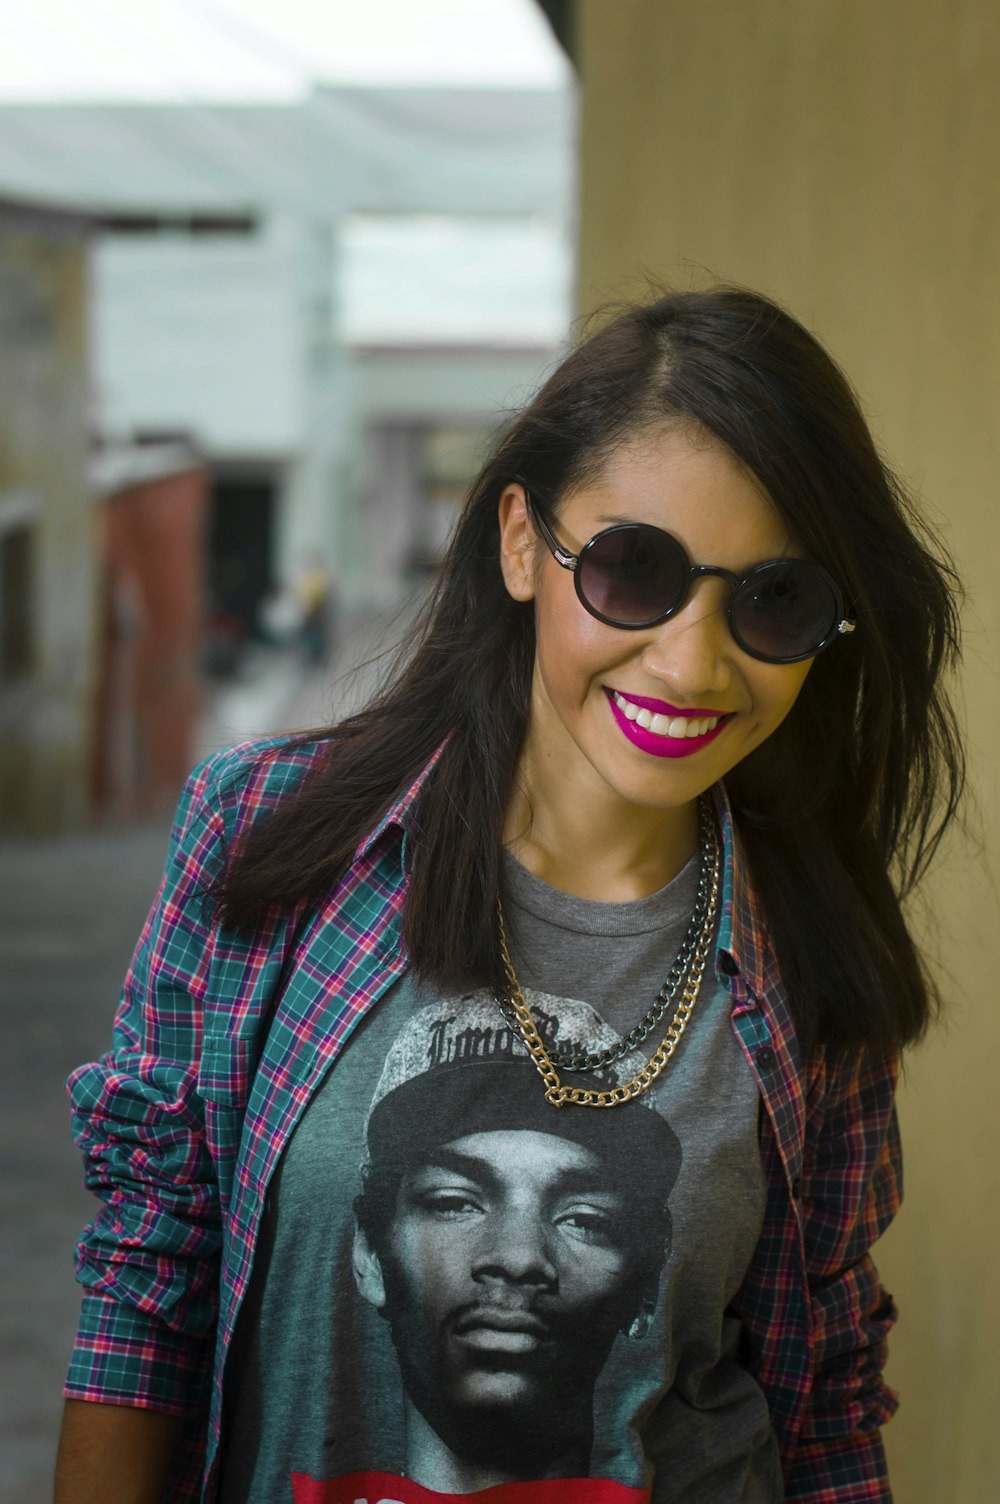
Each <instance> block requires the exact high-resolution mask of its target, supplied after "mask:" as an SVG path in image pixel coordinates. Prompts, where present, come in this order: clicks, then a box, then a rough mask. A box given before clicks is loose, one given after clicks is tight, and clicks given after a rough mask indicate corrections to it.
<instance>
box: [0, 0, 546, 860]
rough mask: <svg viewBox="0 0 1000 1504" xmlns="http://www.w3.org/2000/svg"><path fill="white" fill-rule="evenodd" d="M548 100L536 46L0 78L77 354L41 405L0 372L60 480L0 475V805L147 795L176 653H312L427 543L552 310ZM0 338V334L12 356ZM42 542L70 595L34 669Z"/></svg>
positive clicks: (530, 361)
mask: <svg viewBox="0 0 1000 1504" xmlns="http://www.w3.org/2000/svg"><path fill="white" fill-rule="evenodd" d="M211 14H215V13H214V12H211ZM105 22H106V28H107V30H106V36H105V43H106V45H107V46H108V47H109V48H111V49H112V50H114V49H115V48H119V49H124V50H125V52H126V54H127V53H128V51H129V49H134V48H135V47H136V45H137V44H136V32H135V26H134V21H131V20H127V19H125V18H123V17H122V18H118V19H117V20H116V19H115V18H114V16H113V15H112V14H111V13H110V12H109V13H108V14H107V15H106V17H105ZM538 24H539V27H540V29H541V31H542V33H543V35H544V32H545V28H544V22H542V21H541V18H540V17H539V18H538ZM239 35H240V38H241V41H242V42H243V43H244V44H245V41H246V38H245V35H244V34H243V33H240V34H239ZM26 38H27V41H26V43H25V45H34V46H35V47H37V48H38V49H43V50H44V49H45V48H48V47H51V42H52V39H51V35H50V34H49V33H46V32H45V31H44V30H36V31H35V32H27V33H26ZM548 40H549V45H550V46H551V47H552V49H553V51H554V50H555V44H554V42H552V40H551V38H549V39H548ZM256 46H257V48H258V50H259V49H260V48H261V47H262V46H263V44H262V43H260V42H259V40H258V41H257V43H256ZM573 126H574V101H573V96H572V91H571V89H570V87H569V84H568V77H566V76H563V77H562V79H561V81H557V82H556V83H554V84H553V83H548V84H546V85H544V86H535V87H528V86H521V87H518V88H517V89H516V90H515V89H512V88H511V86H510V85H509V84H507V85H500V86H497V85H494V86H492V87H487V86H481V87H477V88H471V87H465V88H460V87H456V86H454V85H451V86H448V87H440V86H438V87H435V86H432V85H429V84H425V85H422V86H419V87H415V86H412V85H410V86H406V85H403V84H395V85H388V86H378V85H375V84H361V83H358V84H350V85H340V86H335V85H316V86H312V87H311V88H309V89H308V90H307V91H305V92H304V93H303V94H302V97H297V98H292V99H290V100H283V99H271V98H267V99H263V100H256V101H252V102H249V103H223V104H220V103H218V102H215V101H211V100H206V99H202V98H197V97H194V98H187V99H180V100H177V101H173V102H168V103H162V102H152V103H151V102H143V103H138V102H121V101H115V102H112V103H109V102H106V101H90V102H79V101H77V102H74V103H56V102H42V103H40V102H37V101H31V102H25V101H14V102H0V193H3V194H6V195H7V196H8V198H9V199H10V202H11V205H12V207H11V209H9V210H8V211H7V214H8V218H10V216H11V215H12V214H13V213H14V209H13V205H15V204H17V205H19V206H21V207H20V211H19V212H20V214H21V217H22V219H23V218H24V216H25V215H28V214H29V212H30V211H33V212H34V219H33V221H32V223H33V224H35V226H36V228H35V230H34V232H33V233H34V235H35V241H33V242H32V246H35V245H39V244H40V243H41V242H40V241H39V240H38V237H39V236H40V235H42V234H44V235H46V236H48V240H49V242H55V241H56V240H58V243H59V245H61V246H62V247H63V248H64V252H63V260H64V261H66V262H67V265H68V266H70V267H71V270H72V275H73V276H75V279H76V281H75V284H74V297H75V302H74V304H73V306H72V309H70V308H69V306H68V305H67V304H66V301H65V299H64V302H63V305H61V306H60V309H59V311H58V313H57V312H55V311H53V312H52V313H51V314H50V316H49V323H50V325H52V326H53V327H55V324H56V323H58V322H59V321H60V320H61V321H62V322H63V323H65V322H66V321H67V320H69V319H72V320H75V322H74V324H73V329H72V334H73V338H74V340H75V344H74V346H73V348H74V352H75V365H74V366H73V368H72V370H70V367H69V365H68V363H67V361H66V359H64V358H63V359H61V363H59V365H58V369H59V373H60V376H61V378H62V380H63V383H64V385H67V387H68V386H69V384H70V383H71V382H75V385H74V386H73V387H72V397H73V399H74V403H73V407H72V416H73V421H74V422H75V426H74V427H73V428H72V432H71V433H70V432H69V431H65V432H64V431H63V430H64V429H65V424H63V425H62V428H60V429H59V431H58V432H57V431H56V430H55V429H54V428H53V426H52V423H51V418H50V416H49V415H50V414H51V413H52V391H51V380H50V381H49V385H48V386H44V387H43V386H38V387H37V389H33V390H32V391H30V392H29V391H28V390H26V389H25V388H24V387H23V386H22V387H21V389H20V390H21V400H20V406H19V409H18V411H19V412H21V411H22V410H24V409H25V408H26V407H30V408H31V415H29V417H24V416H21V417H18V418H17V420H16V421H17V423H18V424H19V427H20V429H22V430H23V429H24V427H25V424H26V423H27V424H29V426H30V425H31V424H32V423H33V424H34V429H33V431H34V432H36V433H38V432H41V431H42V429H45V433H46V436H45V443H44V453H45V463H46V464H48V465H49V466H50V467H51V466H53V465H59V464H62V466H63V470H64V471H65V474H66V482H65V484H63V485H62V488H61V489H58V490H57V488H56V487H55V486H54V485H53V484H52V483H50V481H49V480H47V479H45V478H43V477H42V476H41V475H39V476H37V477H35V481H36V482H37V483H36V484H30V483H29V480H28V479H26V478H24V477H21V478H20V479H19V475H20V472H19V471H17V469H16V467H15V470H14V471H13V472H12V473H11V475H10V477H9V478H8V477H7V476H6V475H0V485H2V486H3V491H2V493H0V527H2V528H3V529H4V537H5V539H6V538H7V535H8V534H9V535H10V536H9V540H8V541H5V542H4V544H3V545H2V546H3V548H4V555H3V557H4V575H3V579H4V580H5V581H9V583H7V584H6V586H5V588H4V595H3V600H4V601H6V602H7V603H8V609H9V612H10V613H11V623H10V627H9V629H8V627H7V616H6V614H5V615H4V616H3V618H2V620H3V623H4V627H3V641H4V643H5V644H6V643H7V642H8V639H9V641H10V646H9V647H7V646H5V647H4V655H5V656H4V658H3V665H4V667H3V676H4V677H3V685H4V690H3V699H2V704H0V733H2V736H0V740H2V743H3V746H4V752H3V754H2V762H0V773H2V778H3V795H4V809H3V816H2V819H3V823H4V824H5V825H6V826H7V827H8V828H15V829H17V828H22V829H29V830H42V829H46V830H52V829H58V828H62V827H65V826H67V825H70V826H71V825H73V824H74V823H79V822H80V821H81V820H82V819H85V818H86V817H87V816H88V815H89V814H93V813H101V812H114V813H116V814H119V815H122V814H128V813H129V812H130V811H131V812H141V811H143V810H148V809H151V808H156V807H158V806H162V805H164V804H165V803H167V802H169V801H170V800H172V798H173V797H174V795H175V794H176V790H177V787H178V785H179V782H180V781H181V780H182V779H183V776H184V774H185V771H186V769H187V767H189V766H190V763H191V761H192V759H193V755H194V750H195V748H196V745H197V731H196V723H197V716H198V712H199V705H200V703H201V696H200V689H199V681H200V679H201V678H202V677H205V676H207V677H208V678H212V677H214V678H226V677H231V676H233V675H236V674H238V673H240V672H246V671H247V665H248V663H249V664H250V665H251V670H250V671H252V665H254V664H258V665H259V663H260V659H259V656H257V657H255V656H254V649H255V648H256V647H257V645H259V644H260V643H261V642H264V643H268V644H270V645H271V646H272V647H276V648H280V647H287V646H290V645H291V644H292V643H293V641H294V640H295V639H296V638H297V637H298V636H299V635H300V634H302V633H305V634H307V635H306V638H305V641H306V644H307V649H306V657H307V658H309V657H311V658H312V660H313V661H316V662H319V661H321V660H322V658H323V655H324V652H325V651H326V648H327V646H328V645H329V644H328V641H327V639H328V637H329V634H330V627H331V624H332V623H333V621H334V620H335V619H336V620H338V621H339V622H340V623H341V624H343V623H344V622H349V621H351V620H352V619H354V618H355V617H357V615H358V614H359V613H363V612H373V611H382V610H385V609H386V608H389V607H391V606H392V605H394V604H395V603H397V602H398V601H399V600H400V598H401V596H402V595H403V594H404V593H405V591H406V590H407V589H408V588H410V587H411V586H412V585H413V584H414V583H415V582H416V581H418V580H419V579H420V578H421V577H422V576H424V575H426V574H427V573H428V572H429V571H431V570H432V569H433V567H434V565H435V563H436V561H437V560H438V558H439V557H440V555H441V552H442V550H443V548H444V546H445V543H446V541H447V538H448V535H449V532H450V529H451V524H452V522H453V520H454V517H455V514H456V510H457V508H458V506H459V505H460V502H461V499H462V496H463V492H464V488H465V486H466V484H467V482H468V480H469V478H470V477H471V475H473V474H474V473H475V471H476V469H477V468H478V465H479V463H480V461H481V458H482V455H483V453H484V451H485V449H486V447H487V445H488V444H489V442H490V438H491V436H492V434H493V432H494V431H495V429H496V427H497V425H498V424H499V423H500V422H502V421H503V418H504V416H505V413H506V412H507V411H508V410H510V409H512V408H514V407H516V406H517V405H519V403H520V402H521V401H522V400H523V398H524V397H525V396H526V394H527V393H528V391H529V390H530V389H531V388H532V387H533V386H534V385H535V384H536V383H537V381H538V379H539V377H540V375H541V373H542V372H543V371H544V370H545V368H546V366H547V365H548V364H549V362H550V361H551V360H552V358H553V356H554V354H555V353H556V352H557V350H558V348H559V345H560V342H561V340H562V338H563V337H564V333H565V330H566V326H567V322H568V318H569V302H570V268H571V259H572V246H571V231H572V185H573V158H572V145H573ZM55 206H58V212H57V210H56V207H55ZM74 215H75V216H76V217H75V218H74ZM11 223H12V224H13V220H11ZM43 223H44V226H45V229H44V231H43V230H42V229H41V228H39V227H40V226H41V225H42V224H43ZM71 227H72V236H71ZM4 243H5V244H6V243H7V242H6V241H5V242H4ZM47 243H48V242H47ZM11 258H14V259H16V256H15V251H14V250H13V249H12V250H11V251H10V252H9V253H8V258H7V264H8V265H9V266H10V268H11V270H10V272H9V273H8V276H7V278H6V279H5V284H0V295H3V294H4V293H5V294H6V299H7V303H8V304H9V306H10V307H11V308H12V309H21V310H24V309H26V308H27V307H28V306H29V305H30V306H34V305H35V304H37V303H38V300H39V298H40V297H42V296H43V293H42V292H41V291H40V287H39V285H32V287H31V288H30V289H29V290H30V292H31V294H32V298H33V299H34V302H32V301H31V299H29V298H28V295H27V291H26V290H25V288H24V287H22V286H21V283H19V284H18V285H17V286H15V285H14V283H13V280H12V279H13V277H14V270H13V266H14V260H12V259H11ZM37 259H38V257H36V256H35V255H34V253H33V252H32V250H31V249H30V247H29V249H28V250H27V251H22V253H21V254H20V261H19V263H18V264H19V265H21V266H22V268H27V269H26V270H22V271H21V272H20V273H19V275H20V276H21V279H22V282H24V279H28V280H29V281H31V282H32V283H33V284H40V283H41V281H42V280H43V273H42V271H41V270H38V269H33V267H34V263H35V261H37ZM51 259H52V258H51V254H50V255H49V260H51ZM46 265H48V262H46ZM45 275H49V277H50V280H51V273H46V274H45ZM65 275H69V273H68V272H67V273H64V277H65ZM44 296H46V297H48V299H49V301H50V302H52V301H53V299H55V297H56V292H55V290H54V289H52V288H49V287H48V286H46V291H45V293H44ZM10 316H11V317H13V316H14V315H13V314H11V315H10ZM29 337H30V338H34V339H36V340H37V338H38V335H37V333H36V334H35V335H29V334H26V333H24V332H23V331H22V333H21V335H20V339H21V343H20V345H19V344H18V341H17V339H15V340H12V341H6V342H5V345H4V349H3V350H2V352H0V362H2V371H3V372H4V373H5V378H4V379H6V380H7V381H8V382H12V383H14V384H15V385H18V383H19V376H18V374H17V373H18V372H19V371H21V370H22V369H23V366H24V359H25V350H24V346H23V341H24V339H25V338H29ZM65 338H67V339H68V338H69V327H68V325H67V327H66V331H65ZM56 361H57V357H56V356H55V354H54V353H53V355H52V357H51V359H50V360H49V365H50V366H52V365H54V364H55V363H56ZM67 400H68V397H67V399H66V400H64V401H63V408H64V409H65V408H66V401H67ZM9 421H14V420H13V419H10V420H9ZM67 421H69V420H68V419H67ZM11 442H12V443H13V440H12V441H11ZM63 446H67V447H65V448H64V447H63ZM4 447H5V448H6V447H7V446H6V445H4ZM60 453H61V454H62V458H61V459H60V458H59V455H60ZM151 487H154V488H155V492H156V495H155V496H154V495H153V494H152V492H151V489H150V488H151ZM70 489H72V491H73V495H72V496H71V495H70ZM29 493H30V495H31V496H32V497H34V500H33V501H32V502H31V503H30V506H29V503H28V500H27V498H28V497H29ZM57 494H58V496H59V498H60V499H59V503H58V505H59V507H60V513H59V517H60V520H59V522H58V524H56V522H55V520H54V514H53V515H50V514H51V509H52V508H53V507H54V506H55V505H56V501H55V497H56V495H57ZM32 506H33V507H35V508H36V511H37V516H36V517H34V520H33V515H32V514H31V507H32ZM26 508H27V510H26ZM70 510H72V512H73V520H72V524H71V525H70V522H69V520H68V513H69V511H70ZM43 512H44V515H45V517H48V518H49V519H50V520H49V523H48V524H47V525H46V526H43V522H42V516H43ZM71 534H72V536H73V538H74V540H75V541H74V544H73V547H72V550H70V549H69V538H70V536H71ZM57 537H58V539H59V540H60V541H59V543H58V545H57V544H56V541H55V540H56V539H57ZM126 537H127V538H128V539H129V540H130V541H129V544H128V546H127V547H126V546H125V543H124V540H125V539H126ZM45 540H48V541H47V542H46V541H45ZM60 549H61V554H62V557H63V558H64V561H66V562H67V564H68V555H69V554H70V553H71V554H72V561H73V562H72V568H73V570H74V585H73V591H72V592H71V593H67V591H66V589H65V588H64V586H65V585H68V581H63V580H62V578H61V577H59V582H58V583H56V576H55V575H54V574H53V573H52V571H53V570H54V569H55V568H56V565H55V555H56V552H58V551H59V550H60ZM126 555H127V557H126ZM42 570H48V574H47V575H46V578H48V579H49V580H50V583H51V586H52V590H53V591H54V594H55V596H57V597H58V598H59V600H60V605H59V608H58V610H59V617H60V619H64V620H65V621H66V622H67V623H71V624H72V625H71V627H70V636H71V638H72V646H73V654H74V655H75V656H73V661H72V663H70V662H69V658H68V657H67V656H66V655H65V654H64V655H63V658H62V659H60V668H59V671H58V673H57V672H56V670H55V668H54V667H53V664H52V662H51V661H50V660H51V659H52V656H53V654H54V653H56V652H57V650H56V647H55V645H54V644H52V643H49V645H48V647H46V646H45V641H44V640H46V639H51V638H52V637H53V634H54V633H55V631H56V627H55V624H54V622H53V620H52V617H51V611H50V606H49V597H48V596H46V595H45V594H44V591H43V589H42V586H41V584H40V579H41V576H40V575H39V571H42ZM36 576H38V578H37V579H36ZM171 584H172V585H173V586H174V587H175V588H174V589H173V590H172V589H171ZM168 603H169V605H168ZM164 612H166V613H167V615H166V616H165V615H164ZM18 613H20V616H21V617H23V618H24V622H23V624H22V626H21V627H20V628H19V627H18V623H17V621H16V620H15V619H14V618H16V617H17V616H18ZM167 617H169V623H168V620H167ZM310 631H311V632H312V636H311V638H310V637H309V636H308V633H309V632H310ZM46 653H48V656H46ZM43 683H44V685H45V686H46V688H45V689H44V692H43V690H42V688H41V686H42V684H43ZM168 701H169V707H168ZM70 728H72V729H70ZM168 733H169V734H168Z"/></svg>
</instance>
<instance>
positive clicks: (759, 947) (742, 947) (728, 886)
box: [712, 783, 775, 997]
mask: <svg viewBox="0 0 1000 1504" xmlns="http://www.w3.org/2000/svg"><path fill="white" fill-rule="evenodd" d="M712 796H713V799H714V801H715V812H716V815H717V817H718V821H719V833H720V836H721V838H722V901H721V915H720V919H719V933H718V940H717V942H716V951H717V960H720V959H721V957H722V956H724V955H727V956H729V957H731V958H732V962H731V963H730V964H729V965H727V964H726V963H725V962H723V963H722V970H723V971H730V972H731V970H732V963H735V966H736V970H737V971H738V972H739V974H740V976H742V978H743V980H744V981H745V982H746V984H747V986H748V987H749V989H750V991H751V992H752V993H753V994H754V996H755V997H760V996H762V994H763V993H764V991H765V989H766V988H767V986H768V985H769V981H770V980H771V979H772V978H773V974H774V971H775V963H774V957H773V952H772V949H771V942H770V937H769V936H768V932H767V923H766V921H765V919H764V913H763V909H762V908H761V903H760V899H759V898H758V896H757V894H756V893H755V891H754V887H753V883H752V881H751V877H750V868H749V863H748V861H747V855H746V852H745V850H744V848H743V842H742V841H741V840H740V835H739V831H738V830H737V828H736V824H735V821H734V820H733V811H732V806H731V805H730V803H729V795H728V794H727V793H726V789H725V785H724V784H722V783H717V784H716V785H715V786H714V788H713V789H712Z"/></svg>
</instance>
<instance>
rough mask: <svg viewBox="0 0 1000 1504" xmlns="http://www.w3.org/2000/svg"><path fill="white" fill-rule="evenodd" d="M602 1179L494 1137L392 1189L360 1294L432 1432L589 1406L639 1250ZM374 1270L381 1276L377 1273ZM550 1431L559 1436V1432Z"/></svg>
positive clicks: (536, 1144)
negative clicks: (377, 1310) (381, 1317)
mask: <svg viewBox="0 0 1000 1504" xmlns="http://www.w3.org/2000/svg"><path fill="white" fill-rule="evenodd" d="M618 1180H619V1177H616V1175H615V1173H614V1170H613V1168H612V1167H611V1166H610V1165H609V1164H608V1163H607V1162H606V1161H604V1160H602V1159H601V1158H599V1157H598V1156H597V1155H596V1154H594V1153H593V1152H592V1151H591V1150H590V1149H588V1148H586V1147H584V1146H583V1145H580V1144H577V1143H575V1142H573V1141H571V1140H568V1139H565V1138H561V1137H557V1136H556V1135H554V1134H549V1133H541V1132H535V1131H530V1130H507V1129H505V1130H497V1131H492V1132H481V1133H474V1134H469V1135H466V1136H465V1137H463V1138H459V1139H455V1140H453V1141H451V1142H450V1143H448V1144H445V1145H443V1146H440V1147H439V1148H436V1149H434V1150H433V1151H432V1152H431V1153H430V1154H429V1155H428V1156H427V1157H426V1158H425V1159H424V1160H423V1161H422V1162H421V1163H420V1164H419V1165H417V1166H415V1167H413V1168H410V1169H409V1170H408V1171H407V1172H406V1173H405V1174H404V1175H403V1177H402V1179H401V1181H400V1182H399V1183H398V1189H397V1190H396V1195H395V1205H394V1208H393V1211H392V1215H391V1218H390V1220H389V1222H388V1225H387V1227H386V1228H385V1233H384V1247H383V1248H382V1249H381V1250H379V1252H378V1254H377V1255H375V1257H374V1259H372V1257H371V1252H370V1255H369V1265H368V1278H367V1281H365V1280H362V1281H361V1287H362V1293H363V1294H365V1295H366V1296H367V1298H368V1299H370V1300H373V1301H374V1303H376V1304H378V1305H380V1307H381V1308H382V1309H383V1312H384V1314H385V1315H386V1317H387V1318H388V1320H389V1323H390V1327H391V1330H392V1336H393V1342H394V1344H395V1347H396V1351H397V1354H398V1357H399V1362H400V1368H401V1370H402V1373H403V1379H404V1384H405V1385H406V1388H407V1390H408V1392H409V1393H410V1397H411V1399H412V1400H413V1401H414V1403H415V1404H416V1405H417V1407H418V1409H419V1410H420V1411H421V1412H422V1413H423V1414H424V1415H425V1416H426V1417H427V1419H428V1420H429V1421H430V1423H431V1424H432V1425H434V1427H435V1429H436V1430H437V1431H438V1433H439V1434H445V1433H449V1434H450V1435H451V1439H452V1441H453V1442H454V1441H455V1440H456V1439H457V1438H456V1437H455V1434H454V1433H455V1430H456V1427H457V1428H458V1429H463V1427H462V1418H463V1417H464V1418H465V1420H466V1421H467V1422H468V1423H470V1424H471V1425H474V1426H475V1427H476V1429H477V1431H479V1432H480V1434H481V1430H482V1421H483V1420H484V1419H486V1418H487V1417H488V1418H490V1419H492V1420H493V1421H494V1422H495V1423H496V1422H500V1421H502V1420H506V1421H508V1422H510V1421H513V1420H514V1419H515V1418H516V1417H522V1418H523V1417H525V1416H527V1415H529V1414H530V1413H532V1412H533V1411H534V1410H535V1408H536V1407H537V1406H538V1405H539V1404H542V1403H544V1405H545V1407H546V1411H547V1412H548V1413H549V1415H550V1416H551V1413H552V1407H553V1406H554V1405H558V1404H559V1403H560V1402H562V1403H565V1404H567V1405H569V1406H570V1407H571V1408H572V1409H574V1410H575V1409H577V1407H579V1406H580V1404H581V1402H584V1404H585V1407H586V1411H587V1421H588V1424H589V1410H590V1400H591V1393H592V1389H593V1384H594V1381H595V1380H596V1377H597V1375H598V1373H599V1372H600V1369H601V1368H602V1366H603V1364H604V1362H605V1360H606V1358H607V1355H608V1352H609V1349H610V1347H611V1344H612V1342H613V1341H614V1338H615V1335H616V1333H617V1332H618V1331H620V1330H622V1329H623V1328H625V1327H626V1326H627V1325H628V1323H629V1321H630V1320H631V1319H632V1318H633V1316H634V1315H635V1314H636V1304H637V1294H636V1290H637V1281H636V1269H637V1264H638V1262H639V1250H638V1249H637V1247H636V1241H637V1233H636V1227H635V1222H634V1219H633V1218H632V1217H631V1216H630V1212H629V1198H628V1197H627V1195H626V1194H625V1191H624V1190H623V1189H622V1188H621V1185H620V1183H616V1181H618ZM376 1263H377V1265H378V1268H377V1271H376V1269H375V1264H376ZM554 1429H555V1430H559V1429H561V1428H560V1427H559V1426H558V1425H556V1426H555V1427H554Z"/></svg>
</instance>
